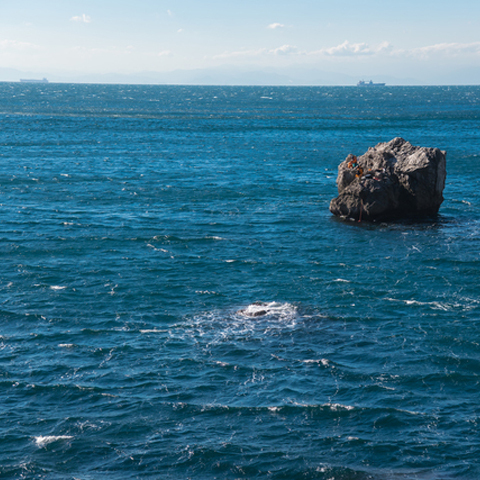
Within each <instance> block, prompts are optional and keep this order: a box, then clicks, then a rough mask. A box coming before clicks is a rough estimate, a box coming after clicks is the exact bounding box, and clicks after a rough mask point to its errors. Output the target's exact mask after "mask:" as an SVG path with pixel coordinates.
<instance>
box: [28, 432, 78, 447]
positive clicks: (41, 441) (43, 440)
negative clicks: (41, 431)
mask: <svg viewBox="0 0 480 480" xmlns="http://www.w3.org/2000/svg"><path fill="white" fill-rule="evenodd" d="M72 438H73V437H72V436H70V435H46V436H39V437H35V443H36V444H37V446H39V447H45V446H46V445H48V444H49V443H53V442H58V441H60V440H72Z"/></svg>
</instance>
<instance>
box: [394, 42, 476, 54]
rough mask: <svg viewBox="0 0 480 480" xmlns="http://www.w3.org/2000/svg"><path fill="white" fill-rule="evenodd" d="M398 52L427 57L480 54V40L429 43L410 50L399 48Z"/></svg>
mask: <svg viewBox="0 0 480 480" xmlns="http://www.w3.org/2000/svg"><path fill="white" fill-rule="evenodd" d="M399 53H406V54H409V55H415V56H420V57H427V56H431V55H446V56H452V57H458V56H463V55H480V42H473V43H437V44H436V45H429V46H426V47H419V48H414V49H411V50H399Z"/></svg>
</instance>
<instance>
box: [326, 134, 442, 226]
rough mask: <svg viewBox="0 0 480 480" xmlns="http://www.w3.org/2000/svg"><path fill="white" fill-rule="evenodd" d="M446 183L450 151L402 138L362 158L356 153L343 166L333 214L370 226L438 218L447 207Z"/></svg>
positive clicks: (382, 145) (371, 150)
mask: <svg viewBox="0 0 480 480" xmlns="http://www.w3.org/2000/svg"><path fill="white" fill-rule="evenodd" d="M357 162H358V163H357ZM357 165H358V166H357ZM445 178H446V152H444V151H441V150H439V149H438V148H426V147H416V146H413V145H412V144H411V143H409V142H407V141H406V140H404V139H403V138H399V137H397V138H394V139H393V140H391V141H390V142H387V143H379V144H378V145H377V146H375V147H373V148H369V149H368V151H367V152H366V153H365V154H364V155H362V156H360V157H358V159H357V158H356V157H355V156H354V155H351V154H350V155H349V156H348V157H347V158H346V159H345V160H344V161H343V162H342V163H341V164H340V165H339V166H338V177H337V186H338V197H337V198H334V199H333V200H332V201H331V202H330V211H331V212H332V213H333V214H334V215H337V216H341V217H346V218H353V219H355V220H370V221H374V220H382V219H388V218H403V217H412V216H424V215H425V216H426V215H434V214H436V213H438V210H439V208H440V205H441V203H442V202H443V189H444V188H445Z"/></svg>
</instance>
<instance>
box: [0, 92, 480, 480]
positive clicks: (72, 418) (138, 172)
mask: <svg viewBox="0 0 480 480" xmlns="http://www.w3.org/2000/svg"><path fill="white" fill-rule="evenodd" d="M0 121H1V127H0V228H1V230H0V259H1V266H2V267H1V270H0V477H1V478H2V479H48V480H53V479H55V480H57V479H58V480H60V479H61V480H64V479H72V480H73V479H81V480H97V479H102V480H104V479H106V480H124V479H188V478H191V479H255V478H262V479H263V478H265V479H288V480H293V479H324V480H327V479H328V480H367V479H373V480H392V479H395V480H399V479H422V480H424V479H425V480H438V479H454V478H455V479H457V478H459V479H476V478H480V465H479V461H478V459H479V458H480V434H479V430H478V428H479V422H480V407H479V395H480V384H479V381H480V325H479V316H480V294H479V287H480V285H479V283H480V282H479V274H480V198H479V196H480V194H479V192H480V180H479V179H480V176H479V172H478V166H479V155H480V129H479V127H480V87H385V88H383V89H372V90H369V89H358V88H356V87H351V88H348V87H339V88H335V87H312V88H303V87H292V88H290V87H274V88H272V87H182V86H114V85H109V86H107V85H67V84H65V85H62V84H48V85H32V84H30V85H29V84H13V83H3V84H0ZM397 136H401V137H403V138H405V139H406V140H408V141H410V142H411V143H413V144H415V145H422V146H428V147H439V148H441V149H442V150H446V151H447V172H448V177H447V184H446V188H445V192H444V196H445V201H444V203H443V205H442V207H441V209H440V214H439V216H438V217H435V218H430V219H426V220H425V221H418V222H394V223H380V224H367V223H360V224H358V223H353V222H352V223H348V222H347V223H345V222H342V221H340V220H338V219H336V218H334V217H332V215H331V214H330V212H329V211H328V206H329V202H330V200H331V198H333V197H334V196H336V185H335V179H336V173H337V166H338V163H339V162H340V161H342V160H343V159H344V158H345V157H346V156H347V155H348V154H349V153H354V154H356V155H361V154H363V153H364V152H365V151H366V150H367V149H368V147H370V146H374V145H375V144H377V143H378V142H381V141H389V140H391V139H392V138H394V137H397ZM256 302H264V304H263V305H257V304H256ZM258 310H264V312H265V313H266V314H265V315H262V316H258V317H256V316H252V315H251V314H253V313H255V312H257V311H258Z"/></svg>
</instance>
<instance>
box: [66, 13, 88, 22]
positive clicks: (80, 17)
mask: <svg viewBox="0 0 480 480" xmlns="http://www.w3.org/2000/svg"><path fill="white" fill-rule="evenodd" d="M70 20H71V21H72V22H82V23H90V22H91V21H92V19H91V17H89V16H88V15H85V14H84V13H83V14H82V15H77V16H75V17H72V18H71V19H70Z"/></svg>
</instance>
